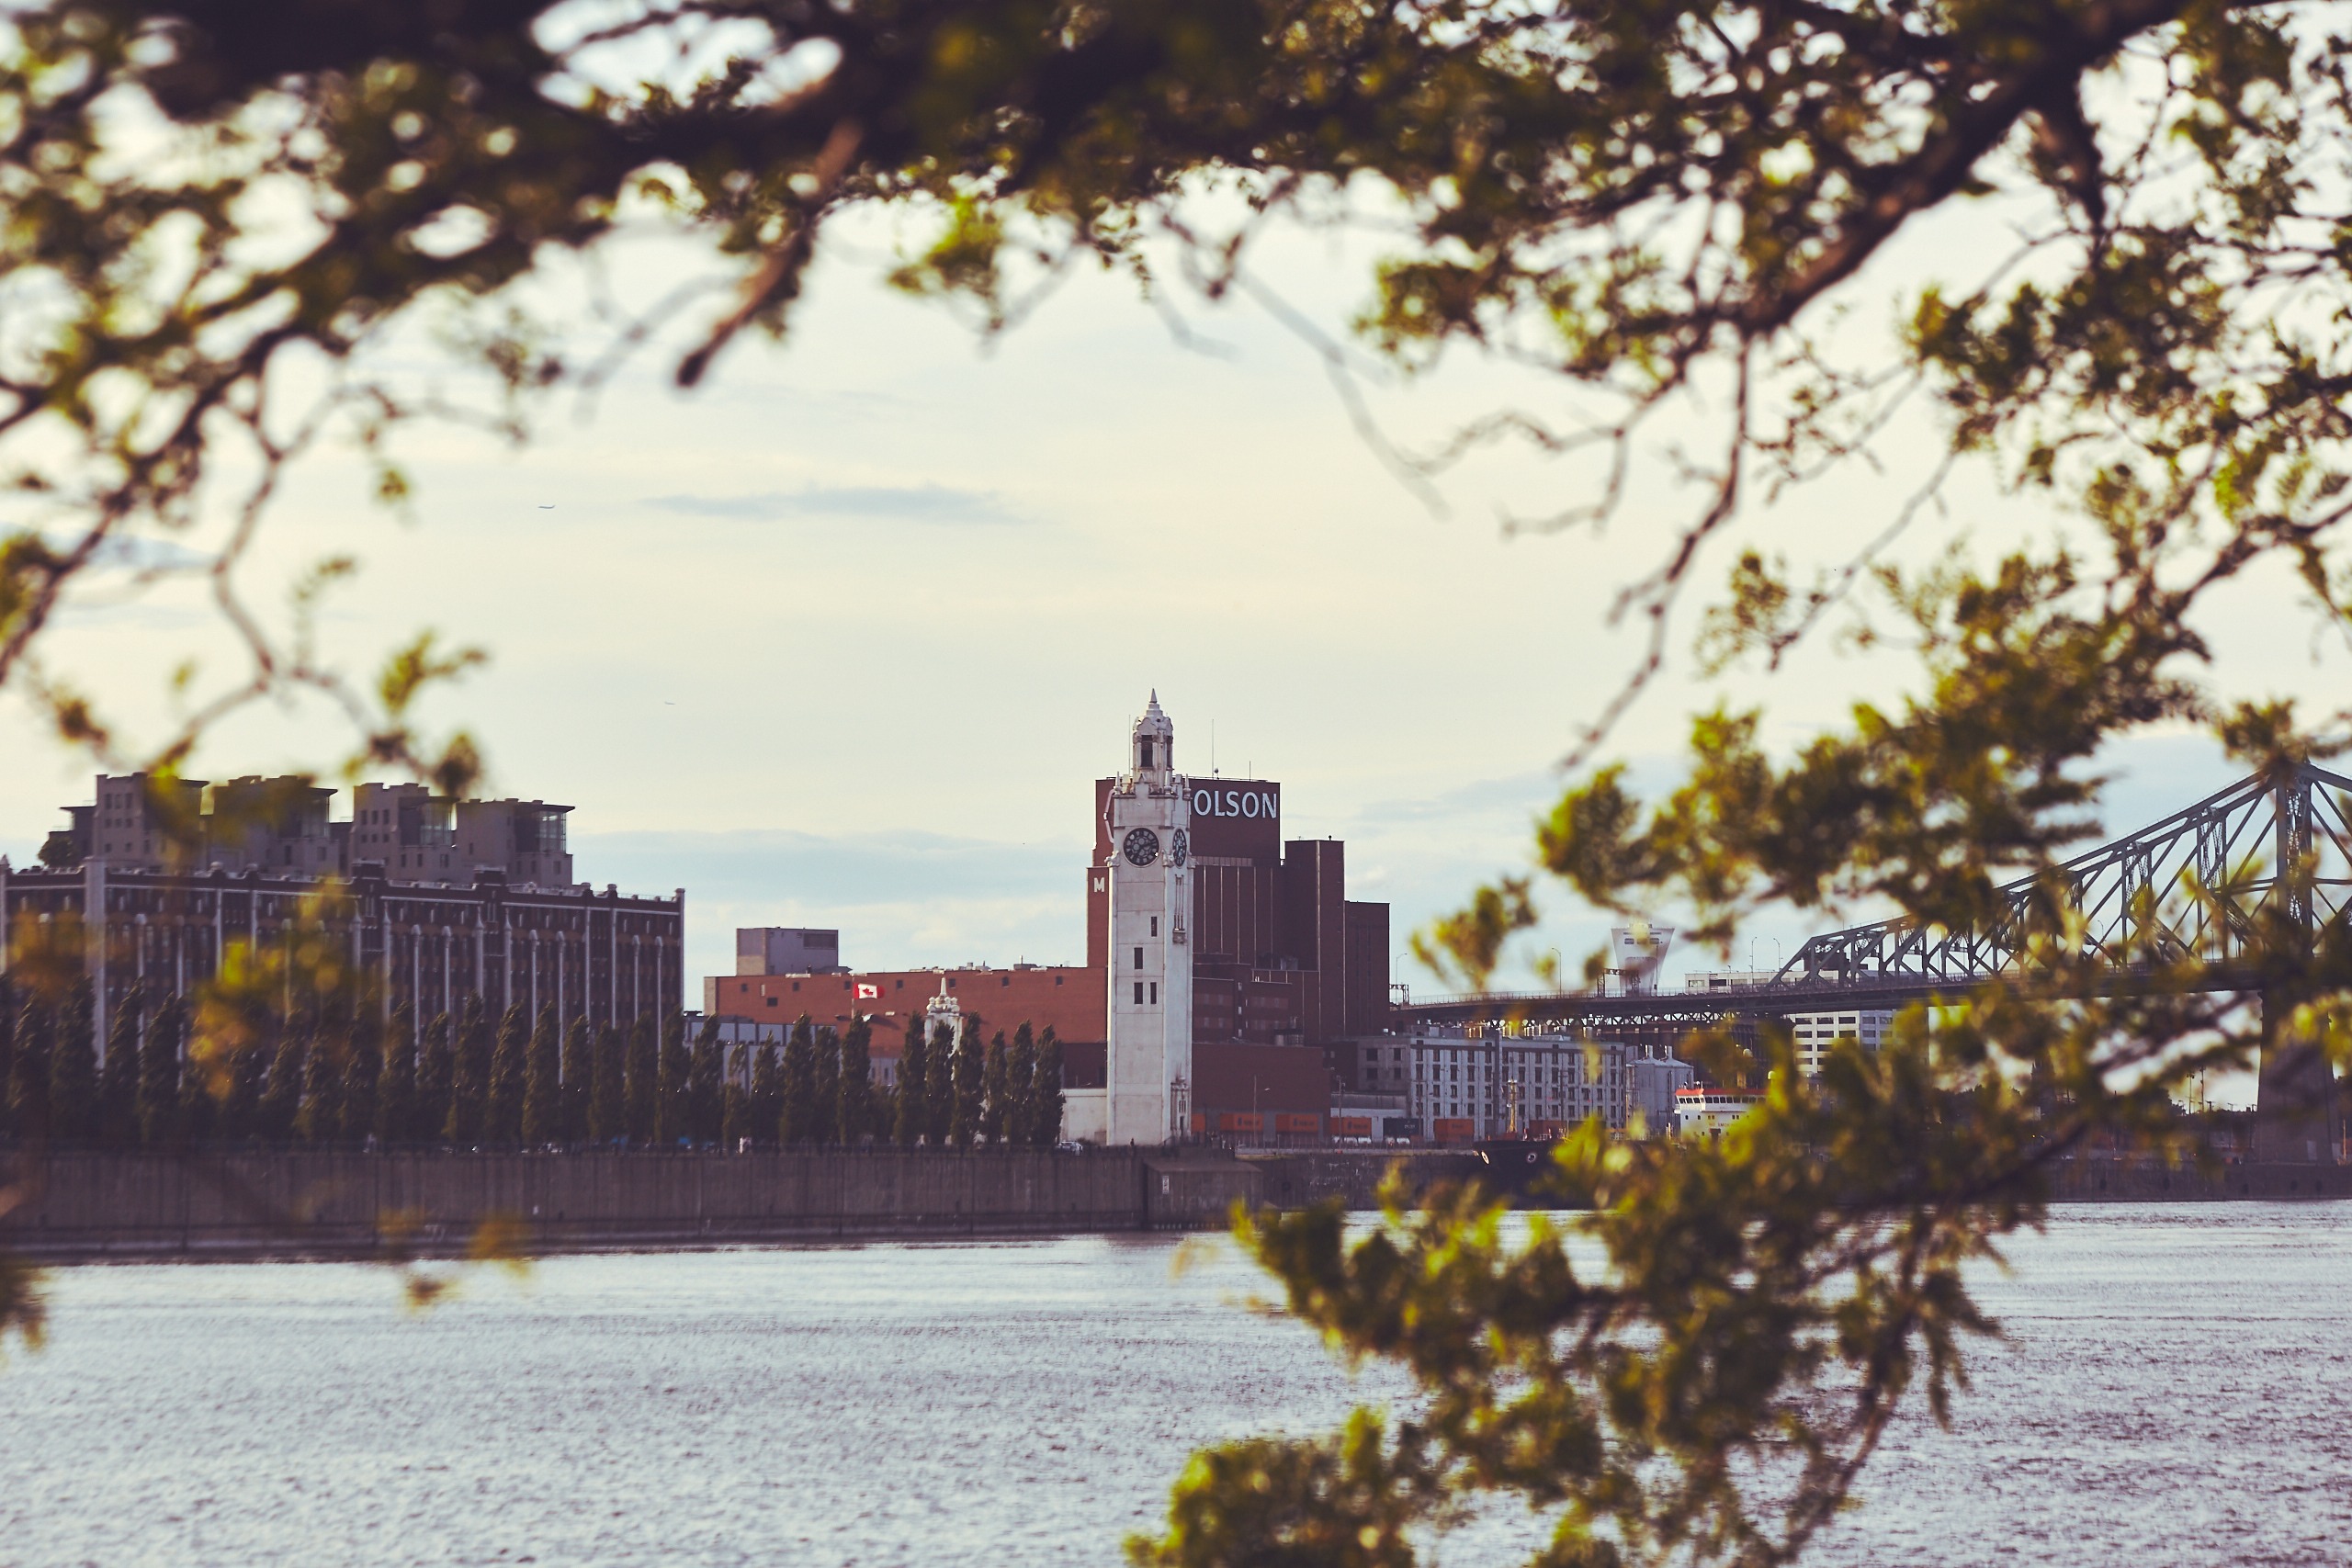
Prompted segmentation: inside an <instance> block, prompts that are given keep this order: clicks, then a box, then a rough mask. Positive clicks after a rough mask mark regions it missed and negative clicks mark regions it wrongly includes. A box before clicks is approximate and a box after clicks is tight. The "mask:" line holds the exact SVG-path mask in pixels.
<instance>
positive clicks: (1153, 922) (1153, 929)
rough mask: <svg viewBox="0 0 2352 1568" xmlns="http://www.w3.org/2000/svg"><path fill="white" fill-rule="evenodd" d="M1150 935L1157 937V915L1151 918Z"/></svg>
mask: <svg viewBox="0 0 2352 1568" xmlns="http://www.w3.org/2000/svg"><path fill="white" fill-rule="evenodd" d="M1151 934H1152V935H1154V936H1158V935H1159V916H1158V915H1154V916H1152V917H1151Z"/></svg>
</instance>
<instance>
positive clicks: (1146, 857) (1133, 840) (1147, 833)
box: [1119, 828, 1159, 865]
mask: <svg viewBox="0 0 2352 1568" xmlns="http://www.w3.org/2000/svg"><path fill="white" fill-rule="evenodd" d="M1119 847H1120V849H1121V850H1123V851H1124V852H1125V854H1126V857H1127V858H1128V859H1129V860H1131V861H1133V862H1135V863H1136V864H1137V865H1149V864H1150V863H1152V862H1154V861H1156V860H1158V859H1159V834H1157V833H1155V832H1153V831H1152V830H1151V829H1148V828H1137V829H1134V830H1133V831H1131V832H1130V833H1128V834H1127V836H1126V839H1125V841H1124V842H1122V843H1121V844H1120V846H1119Z"/></svg>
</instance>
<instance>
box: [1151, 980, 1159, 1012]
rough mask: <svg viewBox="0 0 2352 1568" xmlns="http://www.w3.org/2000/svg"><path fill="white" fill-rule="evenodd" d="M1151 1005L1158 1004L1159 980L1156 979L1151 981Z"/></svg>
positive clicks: (1156, 1005) (1155, 1005)
mask: <svg viewBox="0 0 2352 1568" xmlns="http://www.w3.org/2000/svg"><path fill="white" fill-rule="evenodd" d="M1151 1005H1152V1006H1154V1007H1158V1006H1159V981H1157V980H1154V981H1153V982H1152V983H1151Z"/></svg>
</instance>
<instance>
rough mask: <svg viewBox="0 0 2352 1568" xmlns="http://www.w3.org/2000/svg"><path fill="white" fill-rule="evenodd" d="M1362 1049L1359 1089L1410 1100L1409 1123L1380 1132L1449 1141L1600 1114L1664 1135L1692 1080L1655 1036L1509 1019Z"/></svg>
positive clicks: (1421, 1032) (1545, 1130) (1524, 1132)
mask: <svg viewBox="0 0 2352 1568" xmlns="http://www.w3.org/2000/svg"><path fill="white" fill-rule="evenodd" d="M1355 1051H1356V1053H1357V1055H1356V1061H1355V1081H1356V1085H1357V1087H1358V1088H1359V1089H1364V1090H1367V1091H1371V1090H1377V1089H1383V1088H1386V1089H1392V1090H1397V1091H1401V1092H1402V1093H1403V1095H1404V1097H1405V1103H1406V1107H1407V1116H1406V1117H1405V1119H1404V1122H1405V1124H1404V1125H1403V1126H1402V1127H1396V1126H1391V1127H1390V1128H1388V1129H1386V1130H1385V1131H1375V1133H1374V1135H1375V1136H1385V1137H1389V1138H1397V1137H1424V1138H1429V1139H1432V1140H1434V1141H1435V1142H1438V1143H1442V1144H1448V1143H1470V1142H1473V1141H1475V1140H1476V1139H1480V1138H1496V1137H1506V1136H1511V1135H1519V1136H1526V1137H1536V1138H1548V1137H1556V1136H1558V1135H1559V1134H1561V1133H1563V1132H1566V1131H1567V1130H1568V1129H1570V1128H1573V1127H1575V1126H1577V1124H1579V1123H1581V1122H1584V1121H1585V1120H1586V1119H1588V1118H1589V1117H1594V1116H1598V1117H1600V1121H1601V1124H1602V1125H1604V1126H1606V1127H1608V1128H1609V1129H1610V1130H1611V1131H1612V1132H1620V1133H1623V1132H1626V1131H1629V1130H1631V1129H1632V1128H1633V1127H1634V1124H1635V1122H1636V1121H1637V1120H1638V1121H1639V1122H1640V1124H1641V1126H1642V1128H1643V1129H1644V1130H1645V1131H1647V1132H1650V1133H1662V1132H1665V1131H1666V1130H1668V1128H1669V1127H1670V1126H1672V1124H1673V1122H1674V1115H1675V1109H1676V1099H1675V1096H1676V1092H1677V1091H1678V1090H1679V1089H1682V1088H1685V1087H1687V1086H1688V1085H1689V1084H1690V1083H1691V1078H1692V1073H1691V1066H1690V1065H1689V1064H1688V1063H1685V1062H1681V1061H1679V1060H1677V1059H1676V1058H1675V1057H1673V1056H1672V1055H1668V1053H1666V1052H1665V1051H1663V1050H1659V1049H1657V1048H1655V1047H1652V1046H1650V1045H1648V1044H1646V1043H1634V1042H1627V1041H1623V1040H1592V1039H1589V1038H1586V1037H1584V1036H1581V1035H1571V1034H1557V1033H1547V1032H1540V1031H1536V1030H1533V1029H1521V1028H1516V1027H1512V1026H1509V1025H1478V1024H1467V1025H1464V1024H1430V1025H1426V1026H1423V1027H1420V1028H1417V1029H1414V1030H1411V1031H1409V1032H1405V1033H1400V1034H1394V1035H1389V1036H1386V1037H1385V1038H1381V1039H1368V1040H1363V1041H1359V1042H1357V1043H1356V1044H1355Z"/></svg>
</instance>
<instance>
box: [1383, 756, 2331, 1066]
mask: <svg viewBox="0 0 2352 1568" xmlns="http://www.w3.org/2000/svg"><path fill="white" fill-rule="evenodd" d="M2184 876H2187V877H2191V878H2193V879H2194V880H2195V882H2196V883H2197V885H2198V886H2199V888H2201V889H2202V890H2203V894H2204V896H2203V897H2201V898H2200V897H2191V896H2190V894H2189V893H2188V890H2187V889H2186V888H2185V886H2183V879H2184ZM1999 897H2000V901H2001V910H2002V912H2001V914H2000V915H1999V916H1998V917H1997V918H1996V919H1995V920H1994V922H1993V923H1992V924H1991V925H1990V926H1988V927H1986V928H1985V929H1982V930H1976V929H1971V930H1962V931H1952V930H1948V929H1945V928H1943V927H1939V926H1933V925H1925V924H1922V923H1920V922H1918V921H1916V920H1911V919H1892V920H1879V921H1875V922H1873V923H1871V924H1870V925H1863V926H1849V927H1847V928H1846V929H1845V930H1844V931H1828V932H1825V933H1824V934H1822V935H1820V936H1816V937H1814V938H1812V939H1811V940H1810V941H1808V942H1805V944H1804V946H1803V947H1800V948H1799V949H1797V951H1796V954H1795V956H1793V957H1792V958H1791V959H1790V960H1789V961H1788V962H1787V963H1786V964H1782V965H1781V970H1780V973H1779V974H1777V975H1775V976H1773V977H1772V979H1771V980H1770V981H1769V982H1767V983H1765V984H1762V985H1757V986H1742V987H1735V988H1732V989H1729V990H1720V991H1680V992H1676V991H1657V992H1649V993H1641V994H1635V995H1631V996H1623V995H1621V996H1609V995H1604V994H1602V993H1600V992H1597V991H1543V992H1487V993H1482V994H1478V995H1473V996H1460V997H1433V998H1427V999H1424V1000H1421V1001H1418V1002H1408V1003H1406V1004H1403V1005H1400V1006H1399V1007H1398V1008H1397V1014H1398V1016H1399V1017H1400V1018H1401V1019H1403V1020H1406V1021H1413V1022H1428V1023H1440V1022H1449V1023H1460V1022H1471V1021H1479V1020H1484V1019H1492V1018H1501V1017H1510V1018H1518V1019H1524V1020H1527V1021H1531V1022H1536V1023H1544V1022H1557V1023H1561V1024H1566V1025H1573V1026H1575V1027H1577V1028H1582V1029H1594V1030H1598V1029H1600V1028H1603V1027H1606V1026H1608V1025H1610V1024H1613V1023H1614V1024H1626V1025H1632V1024H1635V1023H1645V1024H1649V1025H1652V1026H1657V1025H1661V1024H1669V1023H1674V1022H1679V1021H1687V1022H1688V1023H1689V1025H1690V1026H1691V1027H1692V1028H1697V1027H1700V1026H1702V1024H1706V1023H1712V1022H1715V1021H1719V1020H1721V1019H1722V1018H1723V1017H1724V1015H1725V1014H1726V1013H1738V1014H1741V1015H1744V1016H1748V1017H1758V1016H1762V1017H1773V1016H1785V1015H1787V1014H1789V1013H1797V1012H1826V1011H1830V1010H1838V1011H1854V1010H1860V1009H1863V1008H1899V1007H1904V1006H1907V1005H1908V1004H1910V1003H1912V1002H1915V1001H1919V1000H1923V999H1925V998H1929V997H1934V996H1952V995H1955V994H1956V993H1959V992H1962V991H1965V990H1968V989H1970V988H1972V987H1976V986H1979V985H1982V984H1983V983H1984V982H1985V981H1987V980H1996V979H2000V978H2003V977H2005V976H2018V975H2021V974H2022V973H2023V972H2024V970H2023V965H2025V964H2028V963H2030V957H2029V955H2028V953H2027V951H2026V949H2027V938H2028V933H2029V931H2031V930H2047V929H2048V925H2047V910H2048V907H2049V901H2050V900H2052V898H2053V897H2055V899H2056V900H2057V902H2058V904H2059V906H2060V911H2061V912H2062V913H2073V914H2078V915H2080V917H2081V919H2082V926H2083V932H2084V938H2083V940H2084V944H2085V945H2084V955H2085V956H2086V957H2089V958H2091V959H2093V960H2094V961H2096V960H2098V959H2101V958H2104V957H2107V956H2108V955H2109V954H2112V955H2114V959H2113V963H2112V964H2111V965H2110V967H2109V974H2110V975H2111V976H2113V978H2114V980H2115V981H2116V983H2118V984H2122V983H2126V982H2128V981H2129V979H2130V977H2131V975H2132V974H2133V973H2134V970H2133V968H2132V966H2131V961H2130V960H2129V959H2128V958H2126V957H2125V954H2127V953H2131V952H2133V951H2138V952H2141V953H2145V952H2148V951H2150V950H2151V949H2153V950H2154V951H2155V952H2156V953H2160V954H2162V955H2163V956H2165V957H2166V958H2169V959H2174V960H2177V959H2179V958H2182V957H2193V958H2196V959H2198V960H2200V961H2202V963H2203V965H2204V969H2203V973H2204V974H2205V975H2206V976H2208V977H2209V980H2210V987H2211V989H2214V990H2239V989H2244V988H2245V987H2246V985H2247V984H2248V978H2247V976H2246V974H2245V968H2244V961H2245V959H2246V958H2247V957H2248V956H2249V947H2250V944H2251V942H2252V940H2253V936H2254V931H2255V928H2256V919H2257V916H2258V915H2260V914H2262V913H2265V912H2275V913H2278V914H2283V915H2284V916H2285V918H2286V919H2288V920H2289V921H2290V922H2291V923H2292V925H2294V926H2295V927H2297V928H2300V929H2301V931H2304V932H2305V933H2306V934H2307V936H2309V937H2312V938H2316V936H2317V934H2318V932H2319V931H2320V929H2321V928H2322V927H2324V926H2325V925H2327V924H2328V923H2329V922H2331V921H2334V920H2337V919H2342V918H2344V916H2345V913H2346V909H2347V908H2352V778H2346V777H2345V776H2344V775H2342V774H2340V773H2331V772H2329V771H2328V770H2327V769H2325V768H2322V767H2318V766H2316V765H2314V764H2312V763H2309V762H2304V763H2301V764H2297V765H2293V766H2290V767H2286V768H2282V769H2280V770H2278V771H2277V772H2275V773H2255V774H2250V775H2248V776H2247V777H2245V778H2243V779H2240V780H2239V781H2238V782H2237V783H2235V784H2232V785H2230V786H2229V787H2228V788H2227V789H2223V790H2218V791H2216V792H2215V793H2213V794H2212V795H2207V796H2206V797H2205V798H2204V799H2203V800H2200V801H2199V802H2198V803H2197V804H2196V805H2194V806H2192V807H2188V809H2186V810H2183V811H2177V812H2175V813H2173V814H2172V815H2171V816H2169V817H2167V818H2164V819H2163V820H2162V821H2160V822H2156V823H2153V824H2151V825H2150V826H2148V827H2145V828H2143V829H2140V830H2139V831H2138V832H2135V833H2130V834H2126V835H2125V836H2124V837H2122V838H2120V839H2117V840H2114V841H2113V842H2111V843H2106V844H2101V845H2100V846H2099V847H2098V848H2097V849H2095V850H2089V851H2086V852H2084V853H2082V854H2079V855H2076V856H2075V858H2073V859H2072V860H2069V861H2065V862H2064V863H2061V864H2059V865H2057V866H2054V867H2052V868H2051V869H2050V870H2049V871H2047V872H2043V873H2041V874H2038V875H2034V876H2028V877H2021V878H2019V879H2018V880H2017V881H2015V882H2012V883H2010V884H2008V885H2007V886H2005V887H2003V888H2001V889H2000V891H1999ZM2037 903H2039V904H2041V906H2042V908H2043V913H2042V915H2041V917H2040V919H2039V920H2037V918H2036V914H2035V906H2036V905H2037Z"/></svg>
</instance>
